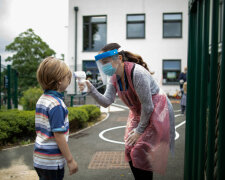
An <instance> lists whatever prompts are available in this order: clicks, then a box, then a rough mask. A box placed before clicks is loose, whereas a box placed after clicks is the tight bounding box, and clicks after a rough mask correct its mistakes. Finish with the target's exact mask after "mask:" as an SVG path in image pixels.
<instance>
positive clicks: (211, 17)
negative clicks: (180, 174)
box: [184, 0, 225, 180]
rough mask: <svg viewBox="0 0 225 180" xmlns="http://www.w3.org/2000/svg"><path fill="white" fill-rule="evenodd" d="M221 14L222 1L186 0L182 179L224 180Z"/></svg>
mask: <svg viewBox="0 0 225 180" xmlns="http://www.w3.org/2000/svg"><path fill="white" fill-rule="evenodd" d="M224 16H225V15H224V0H189V40H188V41H189V42H188V80H187V84H188V93H187V114H186V116H187V117H186V135H185V136H186V140H185V164H184V179H185V180H197V179H199V180H200V179H208V180H213V179H218V180H222V179H225V176H224V174H225V165H222V163H224V162H225V154H223V153H225V141H224V139H225V45H224V43H223V42H225V32H224V31H225V29H224V25H225V22H224V21H225V17H224ZM222 141H224V142H222Z"/></svg>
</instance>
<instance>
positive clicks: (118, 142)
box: [99, 126, 126, 144]
mask: <svg viewBox="0 0 225 180" xmlns="http://www.w3.org/2000/svg"><path fill="white" fill-rule="evenodd" d="M125 127H126V126H116V127H113V128H109V129H106V130H104V131H102V132H101V133H99V137H100V138H101V139H102V140H104V141H107V142H111V143H116V144H125V143H124V142H120V141H114V140H111V139H108V138H105V137H104V136H103V134H104V133H105V132H108V131H111V130H114V129H120V128H125Z"/></svg>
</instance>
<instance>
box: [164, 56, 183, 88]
mask: <svg viewBox="0 0 225 180" xmlns="http://www.w3.org/2000/svg"><path fill="white" fill-rule="evenodd" d="M180 73H181V60H163V84H178V78H179V75H180Z"/></svg>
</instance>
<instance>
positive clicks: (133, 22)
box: [126, 14, 146, 39]
mask: <svg viewBox="0 0 225 180" xmlns="http://www.w3.org/2000/svg"><path fill="white" fill-rule="evenodd" d="M139 15H143V16H144V20H143V21H132V22H129V21H128V16H139ZM145 21H146V19H145V14H127V15H126V38H127V39H145ZM142 23H144V36H143V37H128V24H142Z"/></svg>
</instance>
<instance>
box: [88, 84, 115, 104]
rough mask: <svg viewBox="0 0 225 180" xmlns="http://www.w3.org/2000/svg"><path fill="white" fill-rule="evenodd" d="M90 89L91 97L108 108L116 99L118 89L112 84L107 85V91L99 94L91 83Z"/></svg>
mask: <svg viewBox="0 0 225 180" xmlns="http://www.w3.org/2000/svg"><path fill="white" fill-rule="evenodd" d="M87 83H89V85H88V87H89V90H90V95H91V96H92V97H93V98H94V99H95V100H96V101H97V102H98V103H99V104H100V105H101V106H103V107H108V106H109V105H110V104H112V103H113V102H114V100H115V97H116V89H115V87H114V86H113V84H112V83H109V84H107V86H106V91H105V93H104V95H103V94H101V93H99V92H98V90H97V89H96V88H95V87H94V86H93V85H92V84H91V83H90V82H87Z"/></svg>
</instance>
